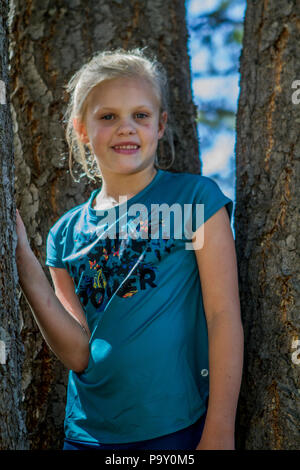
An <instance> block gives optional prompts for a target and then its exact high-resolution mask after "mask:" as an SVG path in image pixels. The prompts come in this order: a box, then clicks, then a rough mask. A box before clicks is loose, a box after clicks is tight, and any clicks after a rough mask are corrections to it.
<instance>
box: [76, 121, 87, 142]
mask: <svg viewBox="0 0 300 470" xmlns="http://www.w3.org/2000/svg"><path fill="white" fill-rule="evenodd" d="M73 126H74V129H75V131H76V134H77V136H78V138H79V139H80V140H81V142H82V143H83V144H87V143H88V142H89V137H88V135H87V132H86V128H85V125H84V123H83V122H82V121H81V120H80V119H79V118H77V117H75V118H73Z"/></svg>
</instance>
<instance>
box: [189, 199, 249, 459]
mask: <svg viewBox="0 0 300 470" xmlns="http://www.w3.org/2000/svg"><path fill="white" fill-rule="evenodd" d="M198 230H199V234H200V230H201V228H200V229H198ZM196 237H197V232H196ZM195 246H197V245H195ZM198 246H200V245H199V244H198ZM195 254H196V258H197V263H198V268H199V274H200V280H201V288H202V294H203V304H204V310H205V315H206V320H207V327H208V340H209V402H208V410H207V416H206V421H205V426H204V430H203V434H202V437H201V440H200V442H199V444H198V447H197V450H204V449H210V450H222V449H228V450H230V449H231V450H233V449H234V429H235V416H236V408H237V401H238V396H239V391H240V385H241V377H242V366H243V327H242V322H241V314H240V301H239V291H238V273H237V262H236V252H235V244H234V239H233V235H232V231H231V227H230V222H229V217H228V214H227V212H226V208H225V207H222V208H221V209H220V210H219V211H218V212H216V214H214V215H213V216H212V217H211V218H210V219H208V220H207V221H206V222H205V224H204V244H203V247H202V248H201V249H199V250H196V249H195Z"/></svg>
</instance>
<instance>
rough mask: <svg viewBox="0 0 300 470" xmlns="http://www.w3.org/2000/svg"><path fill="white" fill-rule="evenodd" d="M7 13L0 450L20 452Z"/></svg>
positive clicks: (1, 47) (2, 12)
mask: <svg viewBox="0 0 300 470" xmlns="http://www.w3.org/2000/svg"><path fill="white" fill-rule="evenodd" d="M7 13H8V5H7V2H6V1H2V0H0V154H1V159H0V450H6V449H15V450H18V449H26V448H27V438H26V431H25V424H24V413H23V403H22V390H21V378H22V375H21V372H22V371H21V363H22V358H23V346H22V343H21V341H20V315H19V308H18V302H17V299H16V286H17V282H18V274H17V270H16V264H15V248H16V236H15V233H14V232H15V210H16V208H15V203H14V198H13V192H14V165H13V145H12V144H13V131H12V121H11V115H10V111H9V101H10V100H9V93H8V82H9V80H8V30H7ZM12 221H14V223H12Z"/></svg>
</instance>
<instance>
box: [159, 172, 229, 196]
mask: <svg viewBox="0 0 300 470" xmlns="http://www.w3.org/2000/svg"><path fill="white" fill-rule="evenodd" d="M163 173H164V182H163V183H164V187H165V185H168V184H169V186H170V187H171V188H173V189H175V190H176V189H179V188H180V190H181V191H183V192H188V193H189V194H190V195H192V194H194V195H196V194H198V195H199V194H206V193H210V194H213V193H215V192H218V190H220V187H219V185H218V184H217V183H216V182H215V181H214V180H213V179H212V178H211V177H209V176H204V175H199V174H197V173H188V172H184V173H183V172H182V173H175V172H170V171H163Z"/></svg>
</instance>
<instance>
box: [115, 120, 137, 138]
mask: <svg viewBox="0 0 300 470" xmlns="http://www.w3.org/2000/svg"><path fill="white" fill-rule="evenodd" d="M135 132H136V131H135V127H134V125H133V123H132V122H131V121H130V120H129V119H127V120H125V119H124V120H123V121H122V122H120V125H119V127H118V135H124V134H125V135H126V134H135Z"/></svg>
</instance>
